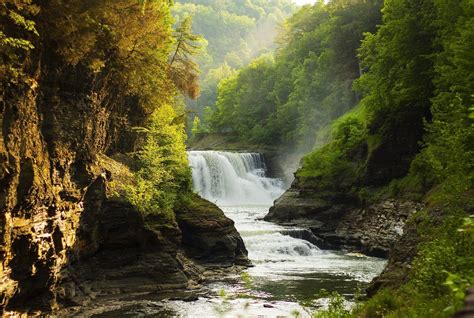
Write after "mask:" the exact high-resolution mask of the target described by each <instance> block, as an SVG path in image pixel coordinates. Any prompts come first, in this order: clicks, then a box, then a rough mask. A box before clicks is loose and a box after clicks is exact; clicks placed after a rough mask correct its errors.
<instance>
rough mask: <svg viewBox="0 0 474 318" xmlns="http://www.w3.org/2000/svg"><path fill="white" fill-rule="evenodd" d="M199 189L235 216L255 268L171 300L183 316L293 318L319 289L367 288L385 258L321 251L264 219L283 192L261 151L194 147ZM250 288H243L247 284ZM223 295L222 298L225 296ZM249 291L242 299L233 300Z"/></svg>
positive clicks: (195, 180) (344, 291) (195, 181)
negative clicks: (189, 297) (188, 298)
mask: <svg viewBox="0 0 474 318" xmlns="http://www.w3.org/2000/svg"><path fill="white" fill-rule="evenodd" d="M188 157H189V161H190V164H191V167H192V176H193V184H194V189H195V191H196V192H197V193H199V194H200V195H201V196H202V197H204V198H205V199H207V200H209V201H212V202H215V203H216V204H217V205H218V206H219V207H221V208H222V210H223V211H224V212H225V214H226V215H227V216H228V217H229V218H231V219H233V220H234V221H235V226H236V228H237V230H238V231H239V232H240V234H241V235H242V238H243V240H244V242H245V245H246V247H247V249H248V251H249V258H250V260H251V261H252V263H253V264H254V265H255V266H254V267H252V268H249V269H248V270H247V273H248V275H246V276H248V277H249V279H247V280H246V281H247V284H242V283H230V282H229V283H217V284H212V285H210V286H209V287H210V289H211V290H213V291H214V292H217V291H218V290H220V289H222V290H223V291H224V292H223V294H222V295H221V296H220V297H217V296H215V297H208V298H202V299H199V300H198V301H194V302H179V301H178V302H170V303H169V305H170V308H171V309H172V310H173V311H175V312H176V313H177V315H179V316H182V317H222V316H225V317H257V316H258V317H285V316H287V317H290V316H292V315H293V314H294V313H295V311H298V312H299V313H300V315H301V316H302V317H305V316H309V313H308V310H307V309H305V308H303V307H302V306H301V305H300V304H302V303H304V304H307V305H308V304H309V307H312V308H313V309H314V307H315V306H317V304H318V303H317V302H314V301H313V300H314V299H315V298H316V297H315V295H317V294H320V293H321V291H322V290H327V291H337V292H338V293H340V294H342V295H345V296H349V297H350V296H351V295H353V294H354V293H355V292H356V291H357V290H358V289H361V288H363V287H364V286H366V285H367V283H368V282H370V280H371V279H372V278H373V277H375V276H376V275H377V274H379V273H380V272H381V271H382V269H383V267H384V266H385V261H384V260H381V259H377V258H371V257H365V256H363V255H357V254H344V253H342V252H336V251H323V250H320V249H319V248H318V247H317V246H315V245H313V244H311V243H310V242H308V241H305V240H301V239H297V238H294V237H293V236H297V235H293V236H290V235H285V233H286V234H291V233H293V234H297V233H299V232H302V231H305V230H304V229H299V228H296V227H282V226H278V225H276V224H273V223H269V222H265V221H263V220H262V218H263V216H265V214H266V213H267V212H268V209H269V207H270V206H271V205H272V203H273V201H274V200H275V199H276V198H277V197H279V196H280V195H281V194H282V193H283V192H284V190H285V189H284V185H283V183H282V181H281V180H278V179H272V178H268V177H267V176H266V166H265V162H264V158H263V156H262V155H260V154H258V153H229V152H217V151H191V152H189V153H188ZM244 285H245V286H244ZM224 294H225V295H224ZM239 294H245V295H246V296H243V297H233V296H235V295H239Z"/></svg>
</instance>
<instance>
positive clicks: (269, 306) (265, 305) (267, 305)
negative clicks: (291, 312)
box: [263, 304, 275, 308]
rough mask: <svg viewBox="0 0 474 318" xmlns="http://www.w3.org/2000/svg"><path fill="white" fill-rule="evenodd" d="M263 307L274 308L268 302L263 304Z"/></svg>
mask: <svg viewBox="0 0 474 318" xmlns="http://www.w3.org/2000/svg"><path fill="white" fill-rule="evenodd" d="M263 307H265V308H275V307H273V306H272V305H269V304H263Z"/></svg>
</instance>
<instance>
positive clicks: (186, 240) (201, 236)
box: [176, 196, 249, 266]
mask: <svg viewBox="0 0 474 318" xmlns="http://www.w3.org/2000/svg"><path fill="white" fill-rule="evenodd" d="M176 221H177V222H178V225H179V228H180V229H181V232H182V246H183V248H184V250H185V251H186V253H187V254H188V255H189V256H191V257H192V258H194V259H197V260H199V261H201V262H204V263H211V264H220V265H228V266H231V265H233V264H238V265H244V266H245V265H249V260H248V258H247V255H248V252H247V249H246V248H245V245H244V243H243V241H242V238H241V237H240V235H239V233H238V232H237V230H236V229H235V226H234V221H232V220H231V219H229V218H227V217H226V216H225V215H224V213H223V212H222V211H221V210H220V209H219V208H218V207H217V206H216V205H215V204H213V203H211V202H209V201H206V200H204V199H201V198H199V197H198V196H193V198H192V199H191V200H190V201H189V202H186V203H183V204H181V205H180V206H179V207H178V208H177V211H176Z"/></svg>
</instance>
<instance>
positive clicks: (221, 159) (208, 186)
mask: <svg viewBox="0 0 474 318" xmlns="http://www.w3.org/2000/svg"><path fill="white" fill-rule="evenodd" d="M188 158H189V162H190V165H191V168H192V177H193V185H194V191H195V192H197V193H198V194H199V195H201V196H202V197H203V198H205V199H207V200H209V201H211V202H214V203H216V204H218V205H220V206H223V205H237V204H239V205H240V204H242V203H245V204H248V205H268V206H269V205H271V204H272V203H273V200H275V199H276V198H278V197H279V196H280V195H281V194H282V193H283V182H282V181H281V180H279V179H273V178H268V177H267V176H266V165H265V161H264V158H263V155H262V154H259V153H232V152H222V151H189V152H188Z"/></svg>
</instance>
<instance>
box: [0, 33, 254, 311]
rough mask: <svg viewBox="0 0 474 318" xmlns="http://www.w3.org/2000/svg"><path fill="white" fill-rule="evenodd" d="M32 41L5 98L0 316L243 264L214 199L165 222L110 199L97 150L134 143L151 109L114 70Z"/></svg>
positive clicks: (0, 150) (168, 285)
mask: <svg viewBox="0 0 474 318" xmlns="http://www.w3.org/2000/svg"><path fill="white" fill-rule="evenodd" d="M40 27H41V25H40V26H39V28H40ZM40 34H47V31H46V30H40ZM35 45H37V49H36V50H35V51H34V52H33V53H29V54H28V56H26V57H25V62H24V64H23V69H22V72H24V73H25V74H28V76H25V77H24V78H21V79H19V80H18V81H17V82H15V83H9V84H6V86H2V87H6V88H7V89H5V90H4V91H2V95H1V96H2V98H1V100H0V108H1V116H0V120H1V125H2V133H1V138H0V167H1V168H0V210H1V213H0V312H2V313H6V312H10V311H19V312H34V311H49V310H54V309H57V308H58V307H59V306H60V305H81V304H82V303H83V302H90V301H91V300H92V299H94V298H97V297H100V296H102V295H110V294H114V293H118V292H120V293H126V292H128V291H133V292H152V291H153V292H156V291H159V290H164V289H176V288H186V287H187V286H189V285H192V284H193V282H194V283H198V282H199V281H200V280H201V278H202V273H203V272H204V269H203V268H205V267H206V264H207V263H211V264H212V266H214V267H215V266H216V265H223V266H231V265H234V264H243V265H246V264H247V258H246V250H245V247H244V246H243V242H242V240H241V238H240V236H239V234H238V233H237V231H236V230H235V228H234V226H233V222H232V221H231V220H229V219H227V218H226V217H225V216H224V215H223V213H222V211H220V210H219V209H218V208H217V207H216V206H214V205H211V204H208V203H205V202H203V201H202V200H201V199H199V198H197V197H194V198H193V199H192V200H191V201H192V202H189V203H183V204H182V206H181V207H179V208H177V211H176V215H177V222H178V224H171V225H169V226H168V227H163V226H154V221H153V220H152V219H151V220H143V218H142V217H141V215H140V214H139V212H138V211H136V210H135V209H134V208H133V207H132V206H130V205H129V204H127V203H126V202H124V201H121V200H117V199H112V198H111V197H110V195H108V193H107V189H108V188H109V187H110V180H111V179H113V178H114V176H113V174H112V173H111V172H110V171H109V170H108V169H107V167H105V166H104V165H102V164H101V162H100V160H99V157H100V156H104V154H108V155H113V154H116V153H129V152H133V151H135V150H136V147H137V145H139V143H138V142H137V141H139V138H138V137H137V135H136V134H135V133H134V132H133V131H132V129H131V127H135V126H140V125H142V124H143V122H144V120H145V118H146V116H147V114H146V113H145V112H144V111H143V109H141V108H140V107H137V101H136V100H134V99H133V98H130V97H127V98H124V96H123V95H120V94H119V92H118V90H120V87H114V86H113V85H112V84H111V83H110V82H111V80H110V78H107V76H104V77H101V76H98V75H97V74H94V73H93V72H90V70H88V69H87V67H84V66H80V65H78V66H74V67H73V66H68V65H67V64H65V63H63V61H62V59H61V57H60V56H58V55H56V53H55V50H54V49H53V48H52V47H50V46H54V45H55V44H54V42H53V43H49V42H44V43H40V42H39V41H38V43H35ZM194 213H196V214H194Z"/></svg>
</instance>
